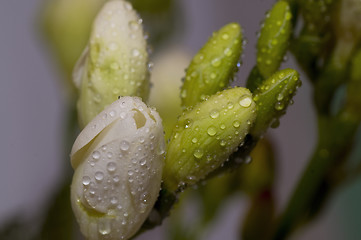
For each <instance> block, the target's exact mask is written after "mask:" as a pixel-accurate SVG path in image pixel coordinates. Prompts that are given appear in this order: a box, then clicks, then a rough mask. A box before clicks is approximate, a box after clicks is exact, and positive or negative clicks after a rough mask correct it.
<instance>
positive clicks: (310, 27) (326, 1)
mask: <svg viewBox="0 0 361 240" xmlns="http://www.w3.org/2000/svg"><path fill="white" fill-rule="evenodd" d="M335 2H336V1H335V0H317V1H314V0H306V1H305V0H298V4H299V6H300V12H301V14H302V16H303V19H304V22H305V25H306V28H307V32H309V33H311V32H312V33H322V32H324V31H325V30H326V29H325V27H326V26H327V25H328V24H329V22H330V18H331V17H330V14H331V11H330V8H331V7H332V5H333V4H334V3H335Z"/></svg>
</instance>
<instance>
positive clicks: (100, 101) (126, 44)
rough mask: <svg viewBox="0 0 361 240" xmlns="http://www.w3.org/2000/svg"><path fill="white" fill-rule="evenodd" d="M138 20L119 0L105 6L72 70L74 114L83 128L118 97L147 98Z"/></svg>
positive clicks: (143, 46)
mask: <svg viewBox="0 0 361 240" xmlns="http://www.w3.org/2000/svg"><path fill="white" fill-rule="evenodd" d="M146 47H147V46H146V41H145V39H144V35H143V29H142V24H141V19H139V17H138V15H137V13H136V12H135V11H134V10H133V8H132V6H131V4H130V3H129V2H127V1H123V0H113V1H109V2H107V3H106V4H105V5H104V7H103V8H102V9H101V10H100V12H99V14H98V16H97V17H96V19H95V21H94V23H93V28H92V33H91V36H90V41H89V44H88V46H87V48H86V49H85V51H84V53H83V55H82V56H81V57H80V59H79V61H78V63H77V66H76V67H75V70H74V73H73V78H74V83H75V85H76V86H77V87H78V88H79V90H80V97H79V100H78V113H79V121H80V125H82V126H85V125H86V124H87V123H88V122H89V121H91V120H92V119H93V118H94V117H95V116H96V115H97V114H98V113H100V112H101V111H102V110H103V109H104V108H105V107H106V106H107V105H109V104H111V103H112V102H114V101H115V100H116V99H117V98H118V96H139V97H142V98H143V99H144V100H145V99H146V98H147V97H148V92H149V79H148V75H149V73H148V65H147V64H148V54H147V50H146Z"/></svg>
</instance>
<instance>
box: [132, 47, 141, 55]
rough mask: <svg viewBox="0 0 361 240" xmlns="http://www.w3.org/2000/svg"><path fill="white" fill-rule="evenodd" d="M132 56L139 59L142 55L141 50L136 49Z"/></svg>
mask: <svg viewBox="0 0 361 240" xmlns="http://www.w3.org/2000/svg"><path fill="white" fill-rule="evenodd" d="M132 55H133V56H134V57H138V56H139V55H140V52H139V50H138V49H136V48H134V49H133V50H132Z"/></svg>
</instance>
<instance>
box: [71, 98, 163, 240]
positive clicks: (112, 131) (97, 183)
mask: <svg viewBox="0 0 361 240" xmlns="http://www.w3.org/2000/svg"><path fill="white" fill-rule="evenodd" d="M164 148H165V143H164V137H163V128H162V123H161V119H160V117H159V115H158V113H157V112H156V111H154V110H153V109H150V108H148V107H147V106H146V105H145V104H144V103H143V102H142V101H141V100H140V99H139V98H137V97H122V98H120V99H119V100H117V101H115V102H114V103H112V104H111V105H110V106H109V107H107V108H106V109H105V110H104V111H103V112H101V113H100V114H99V115H97V116H96V117H95V118H94V119H93V120H92V121H91V122H90V123H89V124H88V125H87V126H86V127H85V128H84V129H83V131H82V132H81V133H80V134H79V136H78V138H77V139H76V141H75V143H74V145H73V149H72V151H71V163H72V166H73V168H74V169H75V173H74V177H73V182H72V186H71V203H72V208H73V211H74V214H75V216H76V219H77V221H78V223H79V225H80V229H81V232H82V233H83V234H84V236H85V237H86V238H87V239H89V240H98V239H110V240H112V239H114V240H115V239H129V238H130V237H131V236H133V235H134V234H135V233H136V232H137V231H138V230H139V228H140V227H141V225H142V223H143V222H144V220H145V219H146V218H147V216H148V215H149V213H150V211H151V210H152V208H153V205H154V203H155V201H156V199H157V197H158V193H159V189H160V184H161V177H162V168H163V159H164Z"/></svg>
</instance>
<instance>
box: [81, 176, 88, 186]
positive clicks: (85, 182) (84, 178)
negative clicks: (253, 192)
mask: <svg viewBox="0 0 361 240" xmlns="http://www.w3.org/2000/svg"><path fill="white" fill-rule="evenodd" d="M82 182H83V185H84V186H88V185H89V183H90V177H88V176H84V177H83V181H82Z"/></svg>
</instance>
